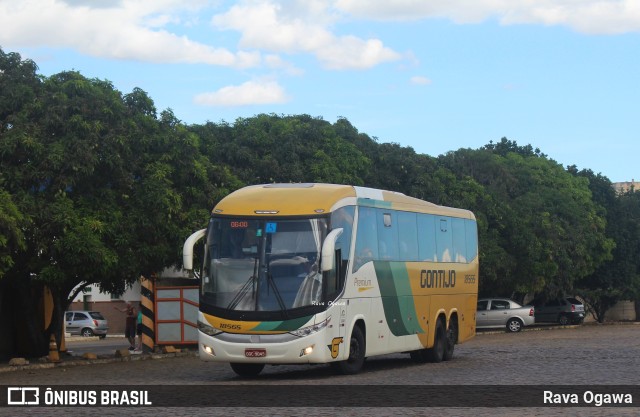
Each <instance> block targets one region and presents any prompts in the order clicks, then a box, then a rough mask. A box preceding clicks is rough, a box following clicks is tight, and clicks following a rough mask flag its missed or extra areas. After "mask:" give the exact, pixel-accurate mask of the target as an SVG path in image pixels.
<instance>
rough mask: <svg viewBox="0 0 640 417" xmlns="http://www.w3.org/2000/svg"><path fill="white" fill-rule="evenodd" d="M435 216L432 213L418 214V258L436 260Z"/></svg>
mask: <svg viewBox="0 0 640 417" xmlns="http://www.w3.org/2000/svg"><path fill="white" fill-rule="evenodd" d="M436 253H437V249H436V217H435V216H434V215H432V214H418V259H419V260H421V261H432V262H437V261H438V256H437V254H436Z"/></svg>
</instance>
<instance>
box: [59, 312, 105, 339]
mask: <svg viewBox="0 0 640 417" xmlns="http://www.w3.org/2000/svg"><path fill="white" fill-rule="evenodd" d="M64 318H65V325H66V332H67V333H70V334H79V335H82V336H87V337H88V336H100V338H102V339H104V338H105V337H107V332H108V331H109V322H108V321H107V319H105V318H104V317H103V316H102V314H100V313H99V312H97V311H66V312H65V313H64Z"/></svg>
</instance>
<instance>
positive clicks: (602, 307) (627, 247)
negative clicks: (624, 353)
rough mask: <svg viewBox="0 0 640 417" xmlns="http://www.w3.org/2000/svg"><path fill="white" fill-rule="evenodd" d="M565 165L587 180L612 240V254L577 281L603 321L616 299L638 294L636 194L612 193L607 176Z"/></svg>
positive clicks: (639, 213) (639, 202)
mask: <svg viewBox="0 0 640 417" xmlns="http://www.w3.org/2000/svg"><path fill="white" fill-rule="evenodd" d="M569 169H570V171H571V172H572V173H573V174H574V175H577V176H579V177H583V178H586V179H587V180H588V181H589V188H590V189H591V192H592V195H593V199H594V201H596V202H597V203H598V204H599V205H600V206H601V207H602V211H603V212H604V214H605V216H606V219H607V226H606V235H607V237H609V238H610V239H612V240H613V241H615V248H614V249H613V251H612V257H611V258H610V259H608V260H607V261H606V262H604V263H603V264H602V265H601V266H599V267H598V268H597V269H596V270H595V271H594V272H593V273H592V274H589V275H588V276H586V277H584V278H583V279H582V280H581V281H580V282H579V283H578V285H579V292H580V295H581V296H582V297H583V298H584V299H585V301H586V302H587V305H588V307H589V308H590V311H591V312H592V313H593V315H594V317H595V318H596V320H598V321H599V322H603V321H604V320H605V317H606V313H607V311H608V310H609V309H610V308H611V307H613V306H614V305H615V304H616V303H617V302H619V301H621V300H637V299H639V298H640V297H639V294H640V260H639V259H638V256H637V255H638V253H640V195H639V193H634V192H633V191H632V192H628V193H624V194H621V195H616V192H615V190H614V189H613V186H612V184H611V181H609V179H608V178H607V177H605V176H603V175H601V174H597V175H596V174H594V173H593V171H591V170H589V169H585V170H582V171H578V170H577V168H576V167H570V168H569Z"/></svg>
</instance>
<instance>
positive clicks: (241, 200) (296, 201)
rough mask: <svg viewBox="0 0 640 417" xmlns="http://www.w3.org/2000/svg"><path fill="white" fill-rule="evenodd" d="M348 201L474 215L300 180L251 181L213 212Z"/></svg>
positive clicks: (310, 210)
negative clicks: (272, 182)
mask: <svg viewBox="0 0 640 417" xmlns="http://www.w3.org/2000/svg"><path fill="white" fill-rule="evenodd" d="M344 205H361V206H370V207H383V208H389V209H397V210H404V211H411V212H420V213H433V214H441V215H446V216H454V217H463V218H471V219H473V218H474V216H473V214H472V213H471V212H470V211H468V210H462V209H454V208H450V207H444V206H438V205H436V204H433V203H430V202H427V201H424V200H420V199H417V198H413V197H409V196H407V195H405V194H402V193H398V192H395V191H385V190H378V189H374V188H366V187H357V186H351V185H337V184H319V183H296V184H262V185H251V186H248V187H244V188H241V189H239V190H236V191H234V192H232V193H231V194H229V195H228V196H226V197H225V198H223V199H222V200H221V201H220V202H219V203H218V204H217V205H216V206H215V207H214V209H213V214H220V215H229V216H231V215H233V216H256V215H265V216H274V215H277V216H305V215H306V216H308V215H318V214H323V213H329V212H331V211H332V210H334V209H335V208H337V207H342V206H344Z"/></svg>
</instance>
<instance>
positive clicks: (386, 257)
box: [377, 210, 398, 261]
mask: <svg viewBox="0 0 640 417" xmlns="http://www.w3.org/2000/svg"><path fill="white" fill-rule="evenodd" d="M377 218H378V258H377V259H380V260H382V261H397V260H398V226H397V224H396V223H397V221H396V213H395V212H389V211H386V210H384V211H383V210H377Z"/></svg>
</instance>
